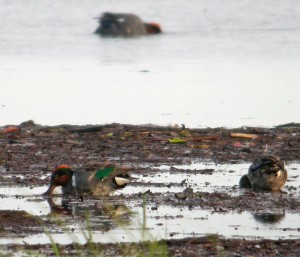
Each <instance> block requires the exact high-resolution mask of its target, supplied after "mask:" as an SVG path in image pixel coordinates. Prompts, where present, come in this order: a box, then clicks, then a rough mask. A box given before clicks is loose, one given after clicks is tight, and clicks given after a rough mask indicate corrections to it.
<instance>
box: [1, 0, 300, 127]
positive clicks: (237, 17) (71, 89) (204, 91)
mask: <svg viewBox="0 0 300 257" xmlns="http://www.w3.org/2000/svg"><path fill="white" fill-rule="evenodd" d="M103 11H116V12H133V13H136V14H138V15H140V16H141V17H142V18H143V19H144V20H146V21H157V22H159V23H160V24H161V26H162V28H163V30H164V33H163V34H162V35H158V36H145V37H137V38H131V39H128V38H127V39H124V38H100V37H98V36H97V35H94V34H93V33H92V32H93V31H94V30H95V29H96V27H97V21H96V20H95V19H94V18H95V17H98V16H99V15H100V13H101V12H103ZM0 17H1V18H0V19H1V25H0V26H1V36H0V38H1V40H0V82H1V83H0V125H6V124H9V123H20V122H22V121H24V120H28V119H33V120H35V122H37V123H41V124H49V125H55V124H61V123H72V124H87V123H96V124H102V123H110V122H120V123H132V124H145V123H154V124H160V125H168V124H175V123H178V124H181V123H184V124H186V125H187V126H189V127H205V126H229V127H230V126H241V125H253V126H255V125H261V126H273V125H277V124H280V123H285V122H291V121H294V122H299V111H300V87H299V84H300V72H299V70H300V58H299V57H300V48H299V43H300V2H299V1H298V0H285V1H280V0H261V1H258V0H256V1H255V0H242V1H241V0H202V1H200V0H190V1H183V0H161V1H150V0H142V1H137V0H126V1H121V0H101V1H100V0H89V1H79V0H72V1H71V0H66V1H59V0H44V1H36V0H26V1H23V0H14V1H8V0H0Z"/></svg>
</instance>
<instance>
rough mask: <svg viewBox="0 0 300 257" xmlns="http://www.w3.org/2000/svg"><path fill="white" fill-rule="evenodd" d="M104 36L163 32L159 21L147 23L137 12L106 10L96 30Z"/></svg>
mask: <svg viewBox="0 0 300 257" xmlns="http://www.w3.org/2000/svg"><path fill="white" fill-rule="evenodd" d="M95 33H96V34H100V35H102V36H137V35H145V34H158V33H161V28H160V25H159V24H157V23H145V22H143V21H142V20H141V18H140V17H138V16H137V15H135V14H130V13H129V14H127V13H111V12H105V13H103V15H102V16H101V17H100V18H99V27H98V28H97V30H96V31H95Z"/></svg>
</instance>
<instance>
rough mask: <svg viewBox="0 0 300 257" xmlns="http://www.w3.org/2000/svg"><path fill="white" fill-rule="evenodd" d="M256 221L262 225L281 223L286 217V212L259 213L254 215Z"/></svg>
mask: <svg viewBox="0 0 300 257" xmlns="http://www.w3.org/2000/svg"><path fill="white" fill-rule="evenodd" d="M253 217H254V219H255V220H256V221H258V222H261V223H267V224H273V223H278V222H280V221H281V220H282V219H283V218H284V217H285V210H284V209H283V210H269V211H267V212H266V211H259V212H257V213H254V214H253Z"/></svg>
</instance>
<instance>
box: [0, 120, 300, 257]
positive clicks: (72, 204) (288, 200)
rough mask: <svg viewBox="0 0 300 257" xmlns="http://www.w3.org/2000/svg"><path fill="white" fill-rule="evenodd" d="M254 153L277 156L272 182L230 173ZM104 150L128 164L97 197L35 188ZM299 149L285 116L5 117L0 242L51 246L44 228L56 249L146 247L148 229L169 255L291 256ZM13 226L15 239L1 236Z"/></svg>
mask: <svg viewBox="0 0 300 257" xmlns="http://www.w3.org/2000/svg"><path fill="white" fill-rule="evenodd" d="M266 153H268V154H275V155H278V156H280V158H281V159H282V160H283V161H284V162H285V165H286V166H287V169H288V173H289V177H288V181H287V183H286V185H285V186H284V188H283V189H282V191H281V192H266V191H253V190H251V189H240V188H239V187H238V181H239V178H240V176H241V175H243V174H245V173H246V172H247V168H248V167H249V164H250V163H251V162H252V160H254V159H255V158H257V157H259V156H260V155H262V154H266ZM104 160H110V161H113V162H115V163H117V164H121V165H126V166H131V167H132V175H133V176H134V177H135V180H134V181H133V182H132V183H131V185H130V186H128V187H126V188H125V189H123V190H121V191H119V192H116V193H115V194H113V195H111V196H109V197H105V198H101V199H99V198H97V197H95V196H86V197H84V198H83V199H76V198H74V197H67V198H66V197H61V195H60V192H59V191H58V192H56V195H54V196H53V197H52V198H45V197H43V196H41V194H42V193H43V192H44V191H45V190H46V188H47V185H48V183H49V179H50V173H51V171H52V170H53V168H54V167H55V166H57V165H59V164H68V165H70V166H72V167H73V168H75V169H76V168H78V167H81V166H82V165H84V164H86V163H89V162H95V161H97V162H100V161H101V162H102V161H104ZM299 160H300V127H299V124H295V123H291V124H285V125H283V126H278V127H274V128H255V127H242V128H236V129H226V128H206V129H189V128H185V127H184V125H179V126H178V125H176V126H172V127H171V126H170V127H159V126H153V125H145V126H133V125H124V124H109V125H99V126H98V125H87V126H72V125H61V126H53V127H51V126H40V125H36V124H35V123H33V122H32V121H28V122H24V123H22V124H20V125H17V126H15V125H8V126H5V127H3V128H1V129H0V196H1V197H2V200H1V199H0V200H1V210H0V215H1V223H0V241H1V240H2V241H1V242H0V243H1V245H0V250H1V251H2V253H5V252H11V253H14V252H16V251H19V250H21V251H25V252H27V251H34V252H36V253H39V252H41V253H43V254H44V255H46V256H51V255H52V254H53V245H51V244H49V236H48V235H47V233H48V232H49V233H52V234H53V237H52V236H51V238H52V239H53V240H54V241H55V242H56V243H58V244H59V247H58V248H59V251H60V253H61V255H65V256H68V255H72V254H73V255H76V254H78V251H79V249H81V250H80V255H82V256H84V255H86V256H89V254H90V253H89V251H94V250H95V251H96V250H97V251H100V252H101V253H102V254H103V255H104V256H116V255H127V256H130V254H131V256H132V255H137V253H139V252H144V253H147V251H149V249H151V247H149V245H147V242H148V240H150V241H153V239H157V240H158V242H160V241H159V240H164V241H161V242H162V243H161V244H160V245H163V246H165V248H166V249H167V252H168V254H169V256H246V255H249V256H251V255H252V256H298V255H299V251H300V226H299V225H298V224H300V219H299V213H300V201H299V196H300V193H299V191H300V187H299V186H300V183H299V182H300V178H299V168H300V166H299ZM136 213H138V214H140V215H139V216H136ZM87 214H88V216H87ZM146 216H147V217H146ZM137 217H138V218H137ZM143 218H145V219H146V218H147V220H143ZM248 220H251V221H250V222H249V221H248ZM289 221H290V222H289ZM251 222H252V223H251ZM138 223H139V224H138ZM146 223H147V226H146ZM132 224H138V226H139V227H140V229H137V227H138V226H135V227H134V226H133V225H132ZM224 224H225V225H224ZM249 224H250V225H249ZM179 226H180V228H179V229H178V228H177V227H179ZM141 227H142V228H141ZM45 228H46V231H48V232H47V233H46V232H45ZM145 228H146V229H149V231H150V234H151V236H145V237H142V236H140V235H141V234H139V233H138V232H140V231H138V230H141V231H144V230H143V229H145ZM83 231H92V232H91V233H92V235H93V240H92V241H93V242H92V243H91V242H89V244H92V245H93V248H91V249H89V248H87V247H84V246H85V244H86V241H89V240H86V239H87V237H88V236H87V235H86V234H84V233H85V232H83ZM124 231H125V232H124ZM157 231H160V232H157ZM66 233H75V234H76V233H77V234H76V236H77V238H76V240H75V239H73V238H72V236H69V237H70V238H69V239H68V240H65V241H64V240H62V239H61V238H62V237H60V236H62V235H64V236H65V234H66ZM159 233H160V234H159ZM34 234H38V236H37V237H34ZM52 234H51V235H52ZM79 234H83V235H84V236H83V239H82V240H81V239H78V237H79ZM128 234H130V235H128ZM15 235H17V237H19V238H20V240H19V241H18V240H16V239H14V241H12V240H10V239H11V238H15V237H16V236H15ZM24 235H27V236H28V235H32V237H28V238H25V239H24V237H23V236H24ZM105 235H106V236H107V238H106V239H105ZM153 235H154V236H153ZM47 237H48V240H46V239H45V238H47ZM56 238H58V239H56ZM112 238H113V239H114V240H112ZM141 240H142V241H143V243H142V242H140V243H138V242H139V241H141ZM157 240H156V242H157ZM149 244H150V243H149ZM90 246H91V245H90ZM82 249H85V250H82ZM124 249H127V250H126V251H127V252H126V251H125V250H124ZM122 251H123V252H122ZM132 251H135V253H133V252H132ZM158 256H159V255H158Z"/></svg>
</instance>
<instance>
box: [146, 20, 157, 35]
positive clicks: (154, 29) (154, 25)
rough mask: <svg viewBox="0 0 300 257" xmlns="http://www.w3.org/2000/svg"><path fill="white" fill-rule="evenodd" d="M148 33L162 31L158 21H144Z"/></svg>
mask: <svg viewBox="0 0 300 257" xmlns="http://www.w3.org/2000/svg"><path fill="white" fill-rule="evenodd" d="M144 26H145V29H146V32H147V34H159V33H161V28H160V25H159V24H158V23H154V22H149V23H144Z"/></svg>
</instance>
